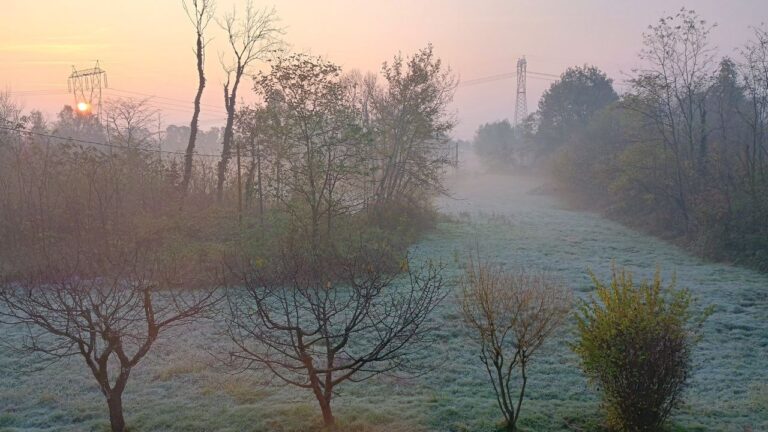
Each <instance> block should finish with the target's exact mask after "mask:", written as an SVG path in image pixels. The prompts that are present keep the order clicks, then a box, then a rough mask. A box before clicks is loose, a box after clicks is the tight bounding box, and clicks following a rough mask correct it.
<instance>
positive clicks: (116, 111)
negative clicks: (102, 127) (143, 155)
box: [106, 98, 158, 149]
mask: <svg viewBox="0 0 768 432" xmlns="http://www.w3.org/2000/svg"><path fill="white" fill-rule="evenodd" d="M106 111H107V123H108V124H109V126H108V130H109V133H110V135H111V139H112V140H113V143H114V144H115V145H119V146H123V147H125V148H129V149H137V148H147V147H148V146H149V145H150V144H152V135H153V133H152V132H151V131H152V130H153V128H154V125H155V124H156V119H157V115H158V110H157V109H155V108H153V107H152V106H151V105H150V104H149V99H133V98H119V99H113V100H110V101H109V102H108V103H107V110H106Z"/></svg>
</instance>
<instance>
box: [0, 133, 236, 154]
mask: <svg viewBox="0 0 768 432" xmlns="http://www.w3.org/2000/svg"><path fill="white" fill-rule="evenodd" d="M0 129H3V130H8V131H12V132H19V133H25V134H29V135H36V136H41V137H45V138H55V139H59V140H62V141H74V142H77V143H81V144H92V145H97V146H102V147H107V148H116V149H121V150H125V149H126V147H124V146H120V145H116V144H108V143H105V142H99V141H90V140H84V139H80V138H72V137H64V136H61V135H53V134H47V133H43V132H34V131H31V130H27V129H21V128H12V127H8V126H0ZM57 144H59V143H57ZM132 150H138V151H143V152H148V153H162V154H171V155H177V156H186V153H185V152H178V151H170V150H160V149H151V148H143V147H136V148H134V149H132ZM194 155H195V156H200V157H215V158H219V157H221V155H215V154H204V153H195V154H194Z"/></svg>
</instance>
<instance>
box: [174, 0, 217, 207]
mask: <svg viewBox="0 0 768 432" xmlns="http://www.w3.org/2000/svg"><path fill="white" fill-rule="evenodd" d="M191 2H192V3H191V5H192V7H189V5H188V4H187V2H186V1H182V5H183V7H184V12H186V14H187V17H188V18H189V21H190V22H191V23H192V25H193V26H194V27H195V34H196V40H195V57H196V58H197V93H196V94H195V104H194V111H193V112H192V120H191V121H190V123H189V143H188V144H187V151H186V153H185V155H184V175H183V178H182V182H181V188H182V191H183V192H184V193H186V192H187V189H188V187H189V181H190V178H191V176H192V158H193V156H194V153H195V140H196V139H197V127H198V124H197V122H198V118H199V117H200V99H201V98H202V97H203V90H204V89H205V47H206V45H207V42H206V40H205V29H206V28H207V27H208V24H209V23H210V22H211V19H213V15H214V10H215V7H216V4H215V2H214V1H213V0H191Z"/></svg>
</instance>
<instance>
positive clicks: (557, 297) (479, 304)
mask: <svg viewBox="0 0 768 432" xmlns="http://www.w3.org/2000/svg"><path fill="white" fill-rule="evenodd" d="M460 300H461V312H462V315H463V318H464V322H465V323H466V325H467V326H468V327H469V328H470V330H472V331H473V332H474V339H475V340H476V341H477V342H478V343H479V345H480V361H481V362H482V363H483V365H484V366H485V369H486V370H487V372H488V378H489V379H490V381H491V385H492V386H493V391H494V393H495V394H496V401H497V403H498V405H499V409H500V410H501V412H502V414H503V415H504V420H505V421H506V429H507V430H508V431H516V430H517V426H516V425H517V421H518V419H519V417H520V409H521V407H522V403H523V398H524V397H525V388H526V385H527V383H528V366H529V364H530V362H531V359H532V357H533V355H534V354H536V352H537V351H538V350H539V348H540V347H541V346H542V344H543V343H544V342H545V341H546V340H547V338H548V337H549V336H550V335H552V333H553V332H554V331H555V330H556V329H557V328H558V327H559V326H560V325H561V324H562V323H563V321H564V320H565V318H566V316H567V315H568V311H569V310H570V306H571V294H570V291H568V290H567V289H566V288H565V287H564V286H563V285H562V284H561V283H560V282H559V281H558V280H557V279H554V278H553V277H551V276H549V275H548V274H546V273H529V272H526V271H524V270H518V271H514V272H506V271H504V270H503V269H502V268H501V267H499V266H494V265H490V264H487V263H484V262H482V261H481V260H480V258H474V259H470V261H469V264H468V265H467V270H466V276H465V277H464V279H463V281H462V291H461V299H460ZM515 386H517V390H515Z"/></svg>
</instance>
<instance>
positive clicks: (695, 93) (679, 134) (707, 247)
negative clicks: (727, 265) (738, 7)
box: [538, 9, 768, 269]
mask: <svg viewBox="0 0 768 432" xmlns="http://www.w3.org/2000/svg"><path fill="white" fill-rule="evenodd" d="M712 29H713V26H712V25H710V24H708V23H707V22H706V21H705V20H703V19H701V18H700V17H699V16H698V15H697V14H696V13H695V12H693V11H690V10H686V9H682V10H681V11H680V12H679V13H677V14H675V15H674V16H669V17H664V18H662V19H660V20H659V22H658V23H657V24H656V25H653V26H651V27H650V29H649V31H648V33H646V34H645V35H644V36H643V38H644V48H643V50H642V51H641V53H640V58H641V59H642V60H643V61H644V64H645V66H644V67H643V68H641V69H639V70H637V71H636V76H635V77H634V78H633V79H632V80H631V81H630V83H631V87H630V88H629V90H628V91H627V93H625V94H624V95H623V96H622V98H621V100H619V101H617V102H615V103H612V104H610V105H608V106H607V107H606V108H605V109H603V110H602V111H600V112H598V113H597V114H596V115H593V116H591V117H590V119H589V120H588V123H587V125H586V126H582V125H576V126H572V125H571V126H568V125H566V126H567V127H565V129H562V131H564V133H566V134H568V135H569V136H570V145H569V146H568V147H567V148H563V149H561V150H560V151H559V154H558V155H557V156H556V157H555V159H556V160H557V163H556V164H555V165H554V166H555V175H556V176H557V177H558V178H559V179H560V181H561V183H562V185H563V186H564V188H565V189H566V190H568V191H570V192H571V193H574V194H575V195H576V196H577V197H579V198H582V199H583V198H586V199H587V200H586V201H587V202H588V203H589V205H591V206H594V207H597V208H600V209H604V210H607V211H608V212H610V214H611V215H613V216H615V217H618V218H620V219H622V220H624V221H627V222H629V223H631V224H634V225H638V226H641V227H642V228H645V229H648V230H650V231H652V232H654V233H657V234H661V235H663V236H665V237H669V238H672V239H676V240H678V241H680V242H681V243H683V244H685V245H688V246H689V247H690V248H691V249H693V250H694V251H696V252H698V253H700V254H702V255H705V256H708V257H712V258H715V259H724V260H729V261H737V262H741V263H744V264H747V265H750V266H754V267H757V268H760V269H766V268H768V229H766V227H765V224H764V223H762V221H763V220H765V219H766V218H768V198H766V197H768V193H766V191H768V175H766V173H767V172H768V170H767V168H768V161H767V160H768V156H767V155H768V133H766V131H768V128H767V126H768V122H766V119H768V111H767V110H766V109H765V107H766V106H768V104H766V98H765V96H764V95H765V94H766V93H768V80H765V79H764V77H765V76H766V73H765V71H766V68H765V66H764V65H765V64H766V59H768V55H766V53H767V52H768V49H766V48H765V47H766V46H768V43H767V42H766V41H768V37H766V32H765V30H763V29H759V28H758V29H755V31H754V38H753V40H752V41H750V42H748V43H747V44H745V46H744V48H743V49H742V51H741V56H740V57H741V58H740V59H735V60H734V59H731V58H723V59H722V60H721V61H720V62H716V61H715V58H714V51H713V48H712V47H711V45H710V43H709V36H710V33H711V31H712ZM542 117H544V116H542ZM547 129H549V127H548V126H547V124H546V123H545V122H544V121H543V120H542V122H541V123H540V124H539V132H538V134H547V133H549V132H547ZM558 130H560V129H558ZM558 133H559V132H558Z"/></svg>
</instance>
